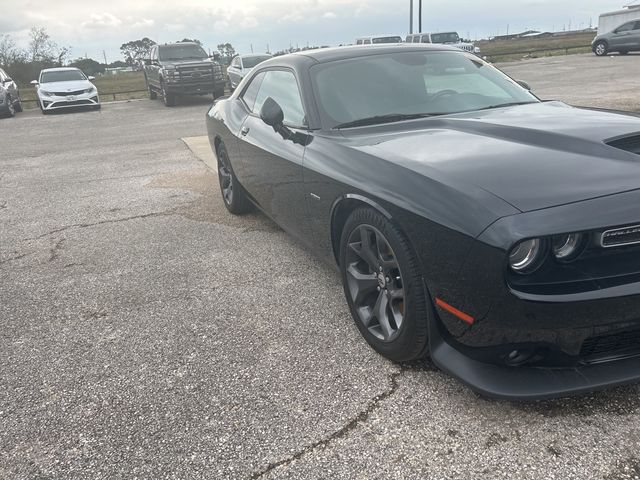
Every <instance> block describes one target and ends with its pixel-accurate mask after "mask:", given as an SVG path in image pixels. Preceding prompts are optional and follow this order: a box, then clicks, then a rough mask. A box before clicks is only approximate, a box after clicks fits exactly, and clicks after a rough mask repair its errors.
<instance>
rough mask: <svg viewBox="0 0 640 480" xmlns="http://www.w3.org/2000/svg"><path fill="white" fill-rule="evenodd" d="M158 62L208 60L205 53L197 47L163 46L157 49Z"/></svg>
mask: <svg viewBox="0 0 640 480" xmlns="http://www.w3.org/2000/svg"><path fill="white" fill-rule="evenodd" d="M158 51H159V56H160V60H186V59H190V58H192V59H197V60H200V59H203V58H208V55H207V52H205V51H204V50H203V49H202V47H199V46H197V45H163V46H162V47H160V48H159V49H158Z"/></svg>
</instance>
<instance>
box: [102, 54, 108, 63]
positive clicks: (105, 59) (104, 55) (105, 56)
mask: <svg viewBox="0 0 640 480" xmlns="http://www.w3.org/2000/svg"><path fill="white" fill-rule="evenodd" d="M102 58H104V66H105V67H106V66H107V65H108V63H107V54H106V53H104V50H102Z"/></svg>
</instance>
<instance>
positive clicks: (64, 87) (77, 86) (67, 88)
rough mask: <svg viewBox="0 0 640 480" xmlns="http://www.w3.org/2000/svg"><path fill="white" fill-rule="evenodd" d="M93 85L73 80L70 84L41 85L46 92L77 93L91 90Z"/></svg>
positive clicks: (51, 83) (53, 83)
mask: <svg viewBox="0 0 640 480" xmlns="http://www.w3.org/2000/svg"><path fill="white" fill-rule="evenodd" d="M92 86H93V84H92V83H91V82H90V81H89V80H72V81H69V82H50V83H41V84H40V88H41V89H42V90H44V91H45V92H75V91H76V90H84V89H87V88H91V87H92Z"/></svg>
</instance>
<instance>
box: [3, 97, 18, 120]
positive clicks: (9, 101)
mask: <svg viewBox="0 0 640 480" xmlns="http://www.w3.org/2000/svg"><path fill="white" fill-rule="evenodd" d="M5 102H7V115H8V116H9V117H14V116H15V114H16V107H15V105H14V104H13V99H12V98H11V97H10V96H9V95H7V98H6V99H5Z"/></svg>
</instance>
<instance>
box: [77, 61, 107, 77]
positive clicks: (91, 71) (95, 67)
mask: <svg viewBox="0 0 640 480" xmlns="http://www.w3.org/2000/svg"><path fill="white" fill-rule="evenodd" d="M69 66H70V67H76V68H79V69H80V70H82V71H83V72H84V73H85V74H86V75H96V74H97V73H104V64H102V63H100V62H97V61H96V60H94V59H93V58H76V59H75V60H74V61H73V62H71V63H70V64H69Z"/></svg>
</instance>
